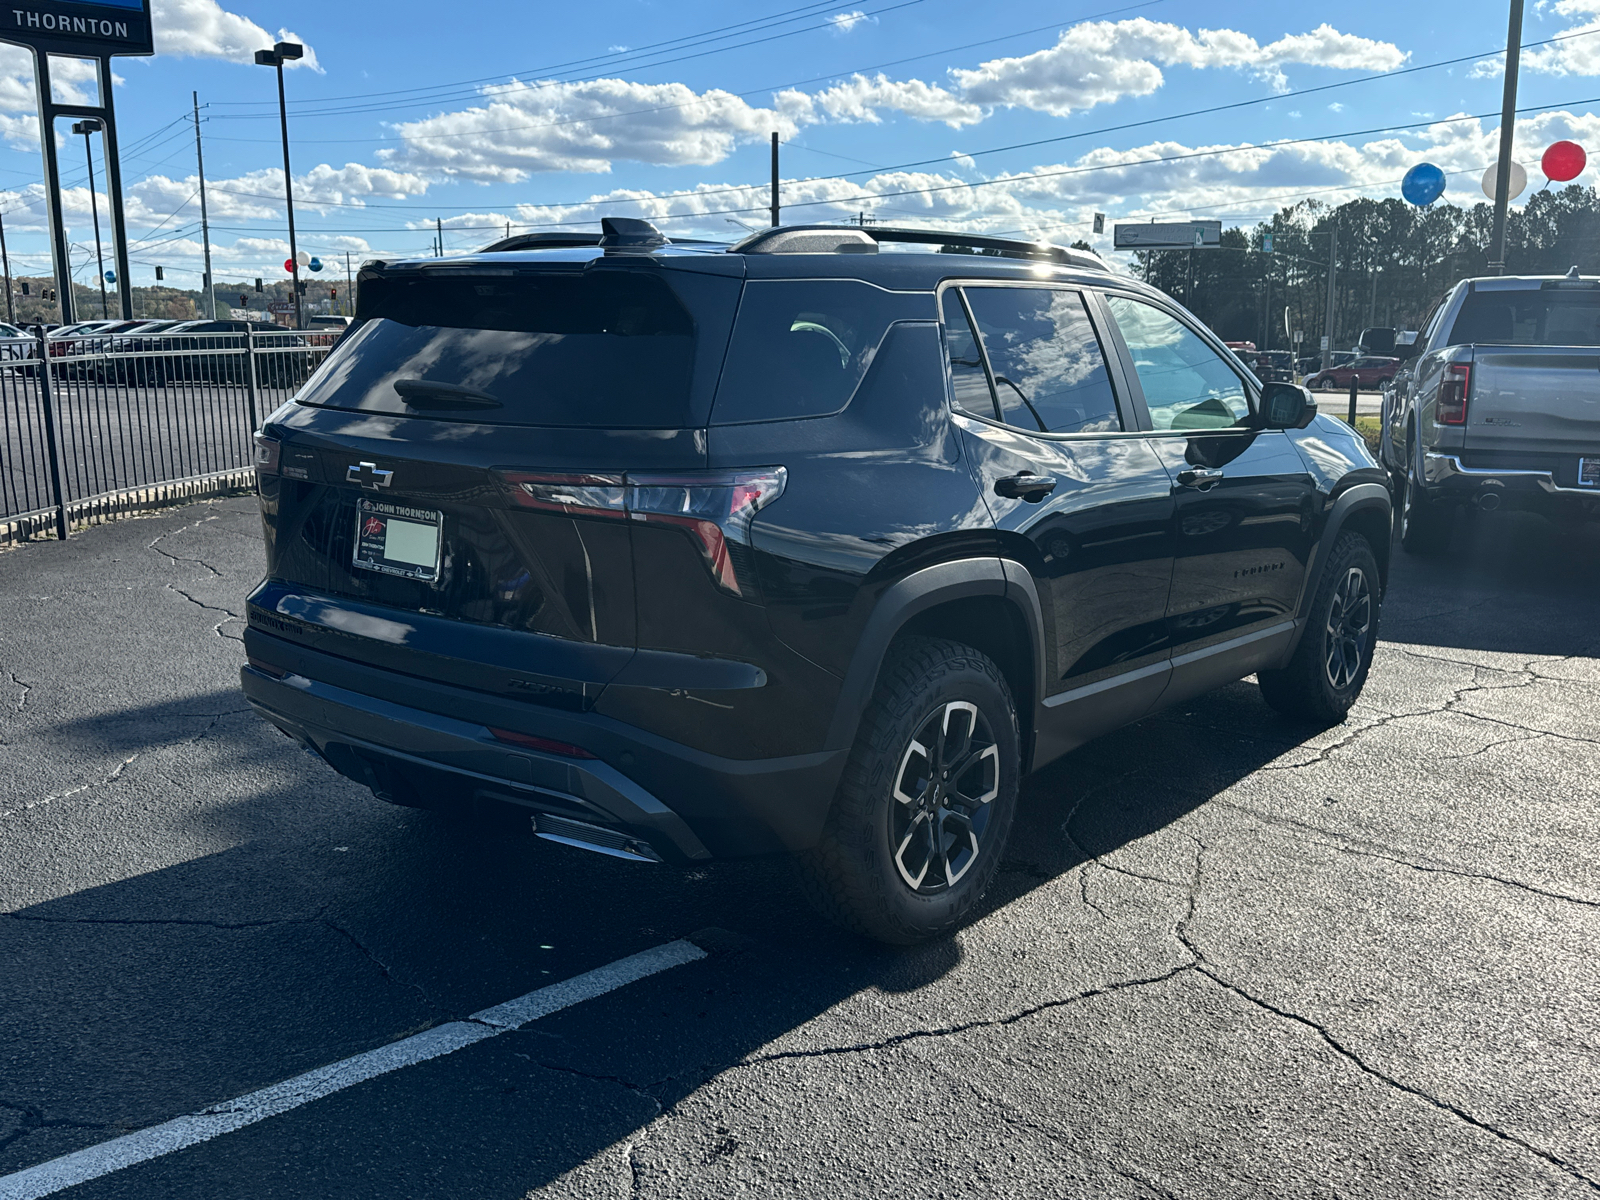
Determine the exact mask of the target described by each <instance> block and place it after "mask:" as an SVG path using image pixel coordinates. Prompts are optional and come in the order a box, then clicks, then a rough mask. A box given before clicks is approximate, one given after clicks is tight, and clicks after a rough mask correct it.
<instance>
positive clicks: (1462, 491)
mask: <svg viewBox="0 0 1600 1200" xmlns="http://www.w3.org/2000/svg"><path fill="white" fill-rule="evenodd" d="M1568 475H1570V476H1571V478H1570V479H1568V478H1565V477H1566V476H1568ZM1576 477H1577V466H1576V459H1575V458H1574V460H1573V462H1572V463H1571V464H1570V466H1569V465H1568V464H1563V467H1562V468H1561V469H1560V474H1559V475H1558V471H1557V469H1554V468H1552V469H1548V470H1546V469H1529V468H1525V467H1515V468H1514V467H1501V466H1467V465H1466V464H1465V463H1463V462H1462V460H1461V456H1460V455H1459V454H1442V453H1438V452H1434V451H1429V452H1426V453H1424V454H1423V456H1422V479H1423V483H1424V484H1425V485H1426V486H1427V488H1428V490H1429V491H1430V492H1432V493H1434V494H1435V496H1437V497H1439V498H1442V499H1455V500H1468V501H1471V502H1473V503H1475V504H1485V501H1486V500H1487V499H1488V498H1490V497H1493V503H1491V504H1487V505H1486V506H1487V507H1498V506H1500V505H1502V504H1503V505H1505V506H1506V507H1524V508H1540V507H1548V506H1549V505H1551V504H1553V503H1555V502H1556V501H1558V500H1579V501H1587V502H1589V503H1591V504H1593V503H1596V502H1600V488H1592V487H1578V486H1574V484H1575V482H1576Z"/></svg>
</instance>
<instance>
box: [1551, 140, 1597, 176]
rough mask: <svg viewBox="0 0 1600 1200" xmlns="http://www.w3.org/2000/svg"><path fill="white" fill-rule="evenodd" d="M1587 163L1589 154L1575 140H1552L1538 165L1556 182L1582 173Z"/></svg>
mask: <svg viewBox="0 0 1600 1200" xmlns="http://www.w3.org/2000/svg"><path fill="white" fill-rule="evenodd" d="M1588 163H1589V156H1588V155H1587V154H1585V153H1584V152H1583V147H1582V146H1580V145H1578V143H1577V142H1554V143H1552V144H1551V146H1550V149H1548V150H1546V151H1545V152H1544V157H1543V158H1542V159H1540V160H1539V166H1540V167H1541V168H1543V170H1544V173H1545V175H1546V176H1547V177H1549V178H1550V179H1553V180H1555V181H1556V182H1557V183H1565V182H1566V181H1567V180H1569V179H1576V178H1577V177H1578V176H1579V175H1581V174H1583V168H1584V167H1585V166H1587V165H1588Z"/></svg>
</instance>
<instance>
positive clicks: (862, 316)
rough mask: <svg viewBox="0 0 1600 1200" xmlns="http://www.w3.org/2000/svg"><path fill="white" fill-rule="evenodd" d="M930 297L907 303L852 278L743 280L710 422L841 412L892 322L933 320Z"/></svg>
mask: <svg viewBox="0 0 1600 1200" xmlns="http://www.w3.org/2000/svg"><path fill="white" fill-rule="evenodd" d="M928 300H929V297H928V296H927V295H926V294H925V293H924V294H922V295H921V297H920V301H921V303H920V305H919V306H917V307H916V308H915V310H914V311H913V309H911V308H908V306H907V302H906V300H905V299H904V298H903V297H900V296H899V295H898V294H897V293H893V292H885V291H883V290H882V289H881V288H875V287H873V286H872V285H871V284H867V283H861V282H859V281H857V280H850V279H756V280H751V281H750V282H749V283H747V284H745V288H744V298H743V299H742V300H741V301H740V302H739V316H738V319H737V320H736V321H735V323H734V327H733V340H732V341H731V342H730V343H729V345H728V358H727V362H726V363H725V364H724V366H723V371H722V383H721V385H720V386H719V387H718V389H717V403H716V408H715V410H714V414H713V417H712V421H713V423H714V424H717V425H737V424H740V423H742V422H746V421H781V420H786V419H791V418H794V417H820V416H826V415H828V414H829V413H836V412H838V411H839V410H840V409H842V408H843V407H844V406H845V405H846V404H848V403H849V402H850V397H851V395H853V394H854V392H855V390H856V384H858V383H860V382H861V377H862V376H863V375H865V374H866V373H867V368H868V367H869V366H871V365H872V356H873V354H874V353H875V352H876V351H877V348H878V344H879V343H880V342H881V341H883V336H884V334H885V333H886V332H887V331H888V328H889V325H890V323H891V322H893V321H895V320H897V319H902V318H905V317H911V316H918V317H920V318H921V319H922V320H927V319H928V313H927V308H926V306H927V304H928Z"/></svg>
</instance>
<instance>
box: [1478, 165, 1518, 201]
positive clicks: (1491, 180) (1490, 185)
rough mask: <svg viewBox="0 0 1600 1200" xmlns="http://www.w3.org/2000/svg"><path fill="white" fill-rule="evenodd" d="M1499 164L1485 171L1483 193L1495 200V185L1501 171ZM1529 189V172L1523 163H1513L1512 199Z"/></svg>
mask: <svg viewBox="0 0 1600 1200" xmlns="http://www.w3.org/2000/svg"><path fill="white" fill-rule="evenodd" d="M1499 170H1500V168H1499V166H1493V167H1490V168H1489V169H1488V170H1487V171H1485V172H1484V173H1483V194H1484V195H1485V196H1487V197H1489V199H1490V200H1491V201H1493V200H1494V185H1495V181H1496V177H1497V175H1498V173H1499ZM1527 190H1528V173H1527V172H1526V171H1524V170H1523V169H1522V164H1521V163H1516V162H1514V163H1512V164H1511V199H1513V200H1515V199H1516V198H1517V197H1518V196H1520V195H1522V193H1523V192H1525V191H1527Z"/></svg>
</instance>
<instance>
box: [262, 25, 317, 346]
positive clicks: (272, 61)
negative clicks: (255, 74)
mask: <svg viewBox="0 0 1600 1200" xmlns="http://www.w3.org/2000/svg"><path fill="white" fill-rule="evenodd" d="M304 55H305V47H304V46H301V45H299V44H298V43H295V42H279V43H278V44H277V45H276V46H274V47H273V48H272V49H271V50H257V51H256V65H257V66H258V67H277V68H278V124H279V125H280V126H281V127H282V129H283V200H284V207H285V208H286V209H287V210H288V213H289V273H290V275H291V276H292V277H293V281H294V327H295V328H296V329H301V328H304V326H305V318H304V315H303V314H302V313H301V311H300V259H299V257H298V255H297V254H296V253H295V250H296V247H295V243H294V179H293V177H291V176H290V174H289V110H288V108H287V106H286V105H285V103H284V99H283V64H284V63H286V62H293V61H294V60H295V59H297V58H302V57H304Z"/></svg>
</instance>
